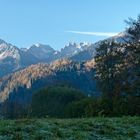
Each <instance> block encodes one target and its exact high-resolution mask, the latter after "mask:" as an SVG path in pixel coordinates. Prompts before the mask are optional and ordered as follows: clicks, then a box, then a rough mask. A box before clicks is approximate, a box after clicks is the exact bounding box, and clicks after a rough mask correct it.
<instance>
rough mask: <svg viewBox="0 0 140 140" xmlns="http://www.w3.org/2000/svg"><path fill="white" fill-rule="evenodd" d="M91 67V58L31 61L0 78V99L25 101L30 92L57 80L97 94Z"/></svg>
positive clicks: (90, 93)
mask: <svg viewBox="0 0 140 140" xmlns="http://www.w3.org/2000/svg"><path fill="white" fill-rule="evenodd" d="M93 67H94V61H89V62H86V63H78V62H73V61H71V60H67V59H62V60H57V61H55V62H53V63H51V64H49V65H48V64H41V63H40V64H36V65H31V66H29V67H27V68H25V69H23V70H21V71H18V72H15V73H13V74H11V75H9V76H5V77H3V78H2V79H0V102H3V101H4V100H6V99H9V100H16V99H17V100H18V101H19V100H20V102H21V103H22V102H26V101H28V99H30V98H29V96H31V95H32V93H33V92H35V91H37V90H39V89H40V88H43V87H47V86H50V85H57V84H68V85H71V86H73V87H75V88H78V89H80V90H82V91H84V92H85V93H87V94H89V95H96V96H97V89H96V83H95V81H94V79H93V75H94V74H93V73H94V71H93Z"/></svg>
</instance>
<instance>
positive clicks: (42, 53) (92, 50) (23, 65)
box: [0, 32, 129, 104]
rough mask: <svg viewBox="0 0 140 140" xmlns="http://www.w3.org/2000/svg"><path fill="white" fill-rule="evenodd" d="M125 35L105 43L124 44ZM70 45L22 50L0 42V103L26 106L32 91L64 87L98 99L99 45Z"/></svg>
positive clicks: (40, 45) (41, 46) (126, 37)
mask: <svg viewBox="0 0 140 140" xmlns="http://www.w3.org/2000/svg"><path fill="white" fill-rule="evenodd" d="M128 39H129V35H128V34H126V33H124V32H123V33H120V34H118V35H117V36H114V37H111V38H108V39H106V40H107V41H110V42H111V41H115V42H119V43H123V42H124V41H125V40H128ZM101 42H102V41H99V42H97V43H94V44H92V43H86V42H84V43H79V44H77V43H69V44H67V45H66V46H65V47H64V48H62V49H61V50H60V51H57V50H54V49H53V48H52V47H51V46H49V45H43V44H35V45H32V46H31V47H29V48H28V49H27V48H21V49H19V48H18V47H16V46H14V45H12V44H9V43H6V42H5V41H3V40H0V69H1V71H0V76H1V78H0V102H4V101H5V100H8V101H10V102H12V101H15V100H16V101H17V102H19V103H23V104H24V103H28V102H29V101H30V99H31V97H32V93H34V92H35V91H37V90H39V89H41V88H45V87H48V86H52V85H60V84H62V85H63V84H67V85H70V86H73V87H75V88H77V89H80V90H81V91H83V92H85V93H86V94H88V95H89V96H99V95H100V92H99V91H98V89H97V87H96V82H95V79H94V72H95V71H94V65H95V62H94V56H95V54H96V48H97V47H99V45H100V43H101Z"/></svg>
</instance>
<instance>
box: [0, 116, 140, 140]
mask: <svg viewBox="0 0 140 140" xmlns="http://www.w3.org/2000/svg"><path fill="white" fill-rule="evenodd" d="M139 139H140V117H122V118H88V119H87V118H83V119H20V120H0V140H139Z"/></svg>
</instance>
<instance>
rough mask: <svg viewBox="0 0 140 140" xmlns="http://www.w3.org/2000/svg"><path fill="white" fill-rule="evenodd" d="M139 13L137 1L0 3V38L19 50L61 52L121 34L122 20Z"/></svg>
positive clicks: (17, 0) (23, 0)
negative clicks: (69, 46) (38, 45)
mask: <svg viewBox="0 0 140 140" xmlns="http://www.w3.org/2000/svg"><path fill="white" fill-rule="evenodd" d="M138 14H140V0H0V18H1V19H0V38H1V39H4V40H5V41H7V42H10V43H12V44H14V45H16V46H18V47H29V46H30V45H32V44H35V43H43V44H49V45H51V46H52V47H53V48H55V49H60V48H62V47H64V45H65V44H67V43H68V42H69V41H75V42H82V41H89V42H96V41H98V40H100V39H104V38H106V37H108V36H110V34H111V33H113V34H114V33H117V32H121V31H123V30H124V29H125V27H126V24H125V23H124V20H125V19H127V18H128V17H132V18H136V17H137V15H138ZM108 33H110V34H108Z"/></svg>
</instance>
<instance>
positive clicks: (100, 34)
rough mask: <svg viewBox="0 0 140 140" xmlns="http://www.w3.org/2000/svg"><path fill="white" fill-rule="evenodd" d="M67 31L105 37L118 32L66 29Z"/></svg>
mask: <svg viewBox="0 0 140 140" xmlns="http://www.w3.org/2000/svg"><path fill="white" fill-rule="evenodd" d="M66 32H68V33H74V34H81V35H93V36H104V37H111V36H114V35H117V34H118V33H115V32H82V31H66Z"/></svg>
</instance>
